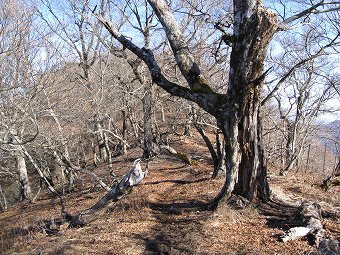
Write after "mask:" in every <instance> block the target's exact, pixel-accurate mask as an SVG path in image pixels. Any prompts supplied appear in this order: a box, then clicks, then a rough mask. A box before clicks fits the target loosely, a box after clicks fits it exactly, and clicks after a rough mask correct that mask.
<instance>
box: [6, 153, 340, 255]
mask: <svg viewBox="0 0 340 255" xmlns="http://www.w3.org/2000/svg"><path fill="white" fill-rule="evenodd" d="M136 155H138V153H136V154H130V155H128V157H130V160H129V161H126V160H124V158H119V159H117V160H116V162H115V164H114V166H115V169H117V173H118V175H123V174H124V173H125V171H126V170H127V169H128V168H129V167H130V165H131V162H130V161H131V160H132V159H133V158H134V157H135V156H136ZM202 155H205V154H202ZM206 158H207V157H206V155H205V156H202V160H201V161H199V162H200V163H199V164H197V165H194V166H192V167H188V166H183V164H182V162H180V161H179V160H177V159H174V158H173V157H172V156H171V155H162V156H160V157H158V158H156V159H155V160H154V161H153V162H152V163H150V165H149V175H148V176H147V178H146V179H145V180H144V182H143V183H142V184H141V185H139V186H137V187H135V189H134V190H133V192H132V193H131V194H130V195H129V196H128V197H126V198H124V199H122V200H121V201H119V202H118V203H117V204H116V206H115V207H114V208H111V209H109V210H108V212H107V214H106V215H105V216H104V217H103V218H101V219H98V220H96V221H94V222H92V223H91V224H89V225H88V226H85V227H84V228H79V229H67V225H66V224H64V225H62V226H61V229H60V231H59V232H58V233H57V235H55V234H52V235H51V234H49V233H46V231H44V230H43V229H42V228H41V227H39V226H41V222H42V221H51V220H52V221H53V220H54V219H56V218H58V217H59V212H60V208H59V205H58V200H57V199H45V200H39V201H38V202H37V203H36V204H34V205H21V206H18V207H15V208H12V209H9V210H7V211H5V212H1V213H0V224H1V226H2V228H1V230H0V251H1V252H0V253H1V254H119V255H121V254H312V253H311V252H315V249H314V248H313V247H312V246H310V245H308V243H307V242H306V240H298V241H294V242H289V243H281V242H279V241H278V235H280V234H281V233H282V232H283V231H282V229H281V228H284V221H283V219H284V215H285V214H286V213H287V212H291V211H293V208H290V207H288V206H287V207H285V206H284V205H282V204H269V205H267V208H266V207H261V208H256V207H248V208H246V209H243V210H232V209H230V208H229V207H225V208H221V209H220V210H218V211H217V212H210V211H207V210H205V205H206V204H207V203H208V202H209V201H211V199H213V197H214V196H215V195H216V194H217V192H218V191H219V189H220V187H221V185H222V182H223V180H217V181H214V180H211V179H210V174H211V170H212V167H211V165H210V164H209V162H208V161H207V160H206ZM96 171H97V173H98V174H102V176H106V172H105V171H106V169H104V168H103V169H98V170H96ZM106 181H107V182H109V180H108V179H107V180H106ZM79 185H80V184H79ZM82 185H83V186H82V187H80V188H81V189H79V192H74V193H72V194H68V195H67V197H66V201H67V204H66V205H67V210H68V211H69V212H72V213H75V212H78V211H80V210H83V209H85V208H87V207H89V206H91V205H92V204H94V203H95V202H96V201H97V200H98V199H99V198H100V197H101V196H103V194H104V193H105V192H104V191H90V187H91V185H92V184H91V183H90V182H87V181H86V180H85V181H84V182H83V184H82ZM80 190H88V192H86V193H84V192H80ZM266 212H267V213H266ZM330 222H331V224H333V223H334V221H330ZM333 225H335V226H336V223H334V224H333ZM333 234H334V233H333Z"/></svg>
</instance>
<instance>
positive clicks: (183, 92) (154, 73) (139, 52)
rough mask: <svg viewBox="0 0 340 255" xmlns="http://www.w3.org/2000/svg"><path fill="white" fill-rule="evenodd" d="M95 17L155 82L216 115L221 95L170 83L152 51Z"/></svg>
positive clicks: (100, 17)
mask: <svg viewBox="0 0 340 255" xmlns="http://www.w3.org/2000/svg"><path fill="white" fill-rule="evenodd" d="M93 15H94V16H95V17H96V18H97V19H98V20H99V21H100V22H101V23H102V24H103V25H104V26H105V28H106V29H107V31H108V32H109V33H110V34H111V36H112V37H114V38H115V39H116V40H117V41H118V42H120V43H121V44H122V45H123V46H124V47H125V48H127V49H128V50H130V51H131V52H132V53H134V54H135V55H136V56H137V57H139V58H140V59H142V60H143V61H144V62H145V64H146V65H147V66H148V68H149V71H150V74H151V77H152V80H153V82H155V83H156V84H157V85H158V86H160V87H162V88H163V89H164V90H165V91H167V92H168V93H170V94H171V95H173V96H178V97H182V98H185V99H187V100H190V101H192V102H195V103H197V104H198V105H199V106H200V107H202V108H203V109H204V110H206V111H207V112H209V113H210V114H212V115H214V114H216V113H215V106H216V102H217V100H218V99H219V96H220V95H218V94H216V93H210V94H207V92H206V91H197V92H193V91H191V90H190V89H188V88H185V87H182V86H180V85H178V84H176V83H174V82H171V81H169V80H168V79H167V78H165V76H164V75H163V74H162V71H161V69H160V67H159V65H158V63H157V61H156V59H155V56H154V54H153V52H152V51H151V50H150V49H145V48H139V47H138V46H137V45H135V44H134V43H133V42H132V41H131V40H129V39H127V38H126V37H125V36H124V35H122V34H121V33H120V32H119V31H118V30H117V28H116V27H115V25H114V24H113V23H112V22H110V21H108V20H106V19H105V18H104V17H102V16H99V15H98V14H93Z"/></svg>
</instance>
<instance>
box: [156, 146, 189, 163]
mask: <svg viewBox="0 0 340 255" xmlns="http://www.w3.org/2000/svg"><path fill="white" fill-rule="evenodd" d="M159 147H160V149H165V150H167V151H168V152H170V154H171V155H173V156H175V157H176V158H178V159H180V160H182V161H183V162H184V163H185V164H186V165H189V166H191V165H192V162H191V159H190V156H189V155H187V154H185V153H180V152H177V151H176V150H175V149H174V148H172V147H171V146H170V145H160V146H159Z"/></svg>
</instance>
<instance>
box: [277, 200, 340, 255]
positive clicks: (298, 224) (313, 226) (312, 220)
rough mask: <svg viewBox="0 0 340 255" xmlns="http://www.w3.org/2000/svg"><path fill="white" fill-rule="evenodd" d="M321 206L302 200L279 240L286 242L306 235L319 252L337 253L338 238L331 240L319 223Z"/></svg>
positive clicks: (328, 254) (331, 254)
mask: <svg viewBox="0 0 340 255" xmlns="http://www.w3.org/2000/svg"><path fill="white" fill-rule="evenodd" d="M321 219H322V217H321V207H320V205H319V204H317V203H312V202H302V203H301V205H300V206H299V208H298V210H297V211H296V212H295V214H294V215H293V217H292V219H291V220H290V223H289V224H290V225H293V226H295V227H292V228H290V229H289V230H288V231H286V232H285V234H284V235H282V236H281V238H280V239H281V241H283V242H288V241H291V240H295V239H298V238H301V237H305V236H308V237H309V238H310V239H309V240H310V241H311V243H312V244H314V245H315V246H316V247H317V248H318V250H319V252H320V254H327V255H337V254H339V242H338V240H332V239H331V238H330V237H329V236H328V234H327V231H326V230H325V229H324V228H323V225H322V223H321Z"/></svg>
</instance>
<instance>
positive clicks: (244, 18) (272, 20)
mask: <svg viewBox="0 0 340 255" xmlns="http://www.w3.org/2000/svg"><path fill="white" fill-rule="evenodd" d="M277 24H278V21H277V17H276V15H275V14H274V13H273V12H271V11H270V10H267V9H265V8H264V7H263V6H262V5H261V3H260V1H249V0H248V1H234V34H233V37H232V38H233V41H232V44H233V46H232V47H233V48H232V53H231V59H230V74H229V77H230V79H229V89H228V92H227V95H226V96H227V102H226V103H225V104H224V105H221V108H222V109H223V108H224V109H223V111H222V112H221V114H220V115H217V116H216V117H217V119H218V121H219V123H220V125H221V127H220V128H221V129H222V131H223V134H224V136H225V139H226V157H227V158H226V160H227V181H226V184H227V186H226V190H225V193H226V194H227V196H226V197H229V196H230V195H231V193H232V192H234V193H236V194H237V195H241V196H243V197H245V198H247V199H249V200H253V199H254V198H255V197H259V198H261V199H262V200H264V201H266V200H267V199H268V195H269V194H268V192H269V187H268V183H267V181H266V168H265V162H264V154H263V153H264V151H263V148H262V146H263V145H262V136H261V120H260V118H261V116H260V103H261V102H260V100H261V95H262V89H263V88H262V86H263V79H264V73H263V66H264V60H265V57H266V54H267V48H268V45H269V43H270V41H271V39H272V36H273V35H274V33H275V31H276V29H277Z"/></svg>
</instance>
